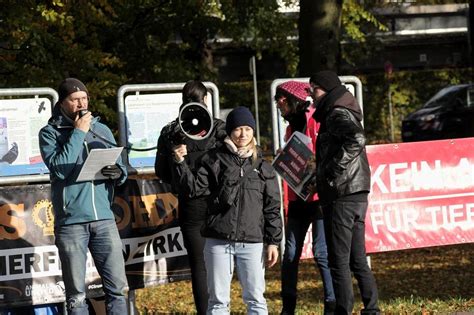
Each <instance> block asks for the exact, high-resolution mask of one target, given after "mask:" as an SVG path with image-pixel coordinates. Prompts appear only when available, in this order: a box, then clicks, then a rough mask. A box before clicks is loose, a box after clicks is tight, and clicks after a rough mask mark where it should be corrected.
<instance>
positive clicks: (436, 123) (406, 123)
mask: <svg viewBox="0 0 474 315" xmlns="http://www.w3.org/2000/svg"><path fill="white" fill-rule="evenodd" d="M465 137H474V84H459V85H451V86H447V87H445V88H443V89H442V90H440V91H439V92H438V93H436V94H435V95H434V96H433V97H432V98H431V99H430V100H429V101H428V102H426V103H425V104H424V105H423V107H422V108H420V109H418V110H416V111H415V112H413V113H411V114H409V115H408V116H407V117H406V118H405V119H403V121H402V140H403V141H404V142H409V141H424V140H437V139H451V138H465Z"/></svg>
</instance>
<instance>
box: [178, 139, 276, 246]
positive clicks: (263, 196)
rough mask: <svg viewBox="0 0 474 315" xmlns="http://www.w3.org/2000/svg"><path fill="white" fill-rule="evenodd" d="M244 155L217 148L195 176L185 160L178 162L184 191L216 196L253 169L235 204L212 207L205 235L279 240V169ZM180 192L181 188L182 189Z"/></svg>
mask: <svg viewBox="0 0 474 315" xmlns="http://www.w3.org/2000/svg"><path fill="white" fill-rule="evenodd" d="M257 161H259V162H257V163H255V164H253V163H252V161H251V158H246V159H241V158H239V157H238V156H237V155H235V154H234V153H232V152H230V151H229V150H228V149H227V147H226V146H223V147H221V148H218V149H214V150H212V151H210V152H209V154H208V155H207V156H206V157H205V159H203V162H202V167H201V168H200V169H199V170H198V172H197V174H196V177H194V176H193V174H192V173H191V171H190V169H189V167H188V166H187V164H186V163H179V164H176V173H177V174H179V177H180V187H181V188H182V189H183V191H182V192H183V193H187V194H188V195H189V196H190V197H193V196H198V195H204V196H208V197H209V198H208V200H209V202H211V201H212V200H213V195H215V194H216V193H217V192H218V191H219V188H220V187H221V186H222V185H232V184H235V183H236V182H237V181H238V180H239V177H240V176H241V175H242V174H245V172H247V171H250V173H249V174H248V176H246V177H245V178H244V179H243V181H242V182H241V184H240V188H239V189H238V193H237V198H236V199H235V201H236V202H235V204H234V205H232V206H231V207H230V208H229V209H227V210H223V209H213V207H212V206H210V207H209V209H211V210H210V212H209V214H208V217H207V220H206V224H205V226H204V227H203V229H202V230H201V234H202V235H203V236H204V237H211V238H217V239H225V240H230V241H237V242H248V243H260V242H264V243H266V244H279V243H280V241H281V239H282V220H281V215H280V191H279V187H278V181H277V177H276V173H275V171H274V169H273V167H272V166H271V164H270V163H268V162H267V161H264V160H261V159H258V160H257ZM180 193H181V192H180Z"/></svg>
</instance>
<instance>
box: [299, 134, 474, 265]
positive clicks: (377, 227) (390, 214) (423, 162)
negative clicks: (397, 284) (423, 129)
mask: <svg viewBox="0 0 474 315" xmlns="http://www.w3.org/2000/svg"><path fill="white" fill-rule="evenodd" d="M367 154H368V157H369V164H370V168H371V172H372V188H371V193H370V195H369V209H368V211H367V216H366V234H365V236H366V246H367V252H368V253H376V252H384V251H392V250H402V249H409V248H421V247H430V246H440V245H451V244H460V243H473V242H474V138H464V139H452V140H438V141H424V142H411V143H397V144H384V145H371V146H367ZM311 257H312V252H311V233H310V231H309V232H308V234H307V235H306V240H305V247H304V249H303V254H302V258H311Z"/></svg>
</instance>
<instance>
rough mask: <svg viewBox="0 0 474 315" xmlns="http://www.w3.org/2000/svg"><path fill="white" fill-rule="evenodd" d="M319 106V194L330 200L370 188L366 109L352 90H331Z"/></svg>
mask: <svg viewBox="0 0 474 315" xmlns="http://www.w3.org/2000/svg"><path fill="white" fill-rule="evenodd" d="M321 103H322V104H320V106H319V107H318V109H317V110H316V112H318V111H319V113H317V115H315V116H316V117H315V118H316V119H317V120H318V121H320V123H321V126H320V129H319V134H318V138H317V141H316V178H317V179H316V181H317V189H318V194H319V198H320V199H321V201H322V202H330V201H332V200H335V199H337V198H339V197H343V196H347V195H350V194H354V193H358V192H369V191H370V168H369V163H368V160H367V154H366V151H365V143H366V138H365V135H364V128H363V126H362V124H361V120H362V117H363V116H362V111H361V109H360V106H359V104H358V103H357V100H356V99H355V98H354V96H353V95H352V94H350V93H349V92H347V91H343V90H342V89H340V88H339V91H334V93H332V95H331V92H330V93H329V95H327V96H326V97H324V98H323V99H322V100H321Z"/></svg>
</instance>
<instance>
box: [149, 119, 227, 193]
mask: <svg viewBox="0 0 474 315" xmlns="http://www.w3.org/2000/svg"><path fill="white" fill-rule="evenodd" d="M213 124H214V127H213V128H212V130H211V134H210V135H209V136H208V137H207V138H206V139H204V140H193V139H190V138H185V139H184V144H186V146H187V151H188V155H187V156H186V157H185V159H186V163H188V165H189V166H190V168H191V170H192V171H193V172H194V171H195V170H197V169H198V168H199V167H200V163H199V161H200V158H201V157H202V155H204V153H206V152H207V151H209V150H211V149H214V148H216V147H219V146H221V145H222V143H223V141H224V139H225V137H226V136H227V134H226V131H225V123H224V121H222V120H221V119H217V118H214V121H213ZM178 133H180V128H179V124H178V119H176V120H173V121H172V122H170V123H169V124H167V125H166V126H164V127H163V129H162V130H161V133H160V137H159V138H158V145H157V152H156V159H155V174H156V176H158V178H160V179H161V180H162V181H163V182H165V183H168V184H170V185H171V186H172V189H173V192H177V191H178V189H177V187H176V183H175V182H174V179H173V172H172V169H173V146H174V145H175V144H173V138H174V136H175V135H176V134H178Z"/></svg>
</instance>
